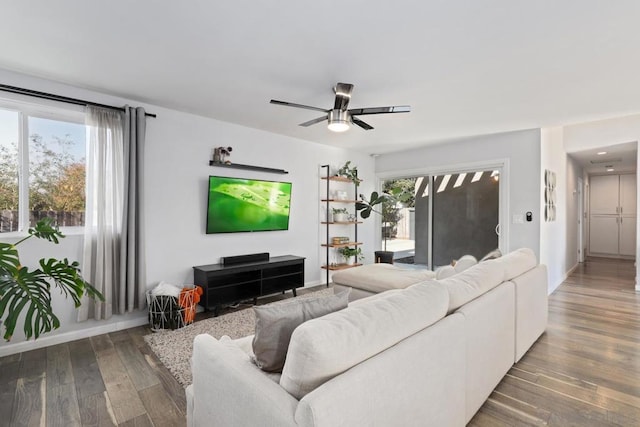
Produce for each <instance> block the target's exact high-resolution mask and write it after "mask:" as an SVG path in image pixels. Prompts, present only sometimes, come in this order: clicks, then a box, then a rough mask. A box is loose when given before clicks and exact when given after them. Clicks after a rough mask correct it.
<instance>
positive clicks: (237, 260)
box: [222, 252, 269, 266]
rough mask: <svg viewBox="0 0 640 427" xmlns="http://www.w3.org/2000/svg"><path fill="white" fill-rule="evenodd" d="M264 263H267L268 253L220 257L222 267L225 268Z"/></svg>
mask: <svg viewBox="0 0 640 427" xmlns="http://www.w3.org/2000/svg"><path fill="white" fill-rule="evenodd" d="M264 261H269V252H262V253H259V254H248V255H236V256H225V257H222V265H225V266H227V265H235V264H246V263H249V262H264Z"/></svg>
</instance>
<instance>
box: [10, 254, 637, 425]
mask: <svg viewBox="0 0 640 427" xmlns="http://www.w3.org/2000/svg"><path fill="white" fill-rule="evenodd" d="M634 277H635V268H634V266H633V262H630V261H618V260H609V259H589V260H588V261H587V262H586V263H584V264H582V265H581V266H580V267H579V268H578V269H577V270H576V271H575V272H574V273H573V274H572V275H571V276H570V277H569V279H567V280H566V281H565V282H564V283H563V284H562V285H561V286H560V287H559V288H558V289H557V290H556V291H555V292H554V293H553V294H552V295H551V296H550V298H549V325H548V327H547V332H545V334H544V335H543V336H542V337H541V338H540V339H539V340H538V342H537V343H536V344H534V346H533V347H532V348H531V349H530V350H529V352H528V353H527V354H526V355H525V356H524V357H523V358H522V360H521V361H520V362H519V363H518V364H517V365H515V366H514V367H513V368H512V369H511V370H510V371H509V373H508V374H507V376H506V377H505V378H504V379H503V381H502V382H501V383H500V384H499V385H498V387H497V388H496V390H495V391H494V392H493V394H492V395H491V396H490V398H489V399H488V400H487V402H486V403H485V404H484V406H483V407H482V408H481V409H480V411H479V412H478V413H477V414H476V416H475V417H474V418H473V419H472V420H471V423H470V424H469V425H472V426H529V425H536V426H538V425H551V426H608V425H619V426H640V294H639V293H636V292H635V291H634ZM276 298H279V297H276ZM264 302H266V301H264ZM147 333H149V331H148V329H147V328H146V327H138V328H133V329H129V330H126V331H120V332H115V333H110V334H105V335H100V336H96V337H93V338H90V339H83V340H79V341H74V342H70V343H66V344H60V345H56V346H52V347H48V348H46V349H39V350H34V351H30V352H26V353H21V354H16V355H12V356H7V357H3V358H0V425H2V426H4V425H11V426H14V425H15V426H23V425H25V426H27V425H29V426H31V425H42V426H45V425H46V426H65V427H66V426H79V425H83V426H112V425H119V426H184V425H185V410H186V402H185V397H184V390H183V389H182V387H181V386H180V385H179V384H178V383H177V382H176V381H175V379H174V378H173V377H172V376H171V374H170V373H169V372H168V371H167V370H166V368H164V366H162V364H161V363H160V361H159V360H158V359H157V357H156V356H155V355H154V354H153V353H152V352H151V351H150V350H149V347H148V346H147V345H146V343H145V342H144V340H143V339H142V337H143V335H145V334H147Z"/></svg>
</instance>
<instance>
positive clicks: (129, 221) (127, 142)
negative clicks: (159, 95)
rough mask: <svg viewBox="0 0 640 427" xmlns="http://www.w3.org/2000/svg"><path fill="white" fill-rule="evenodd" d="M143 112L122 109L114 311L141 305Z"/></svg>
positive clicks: (143, 265)
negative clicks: (117, 277)
mask: <svg viewBox="0 0 640 427" xmlns="http://www.w3.org/2000/svg"><path fill="white" fill-rule="evenodd" d="M145 131H146V118H145V111H144V108H142V107H137V108H133V107H129V106H126V107H125V112H124V200H123V202H124V204H123V215H122V233H121V240H120V289H119V291H118V312H119V313H120V314H124V313H125V312H129V311H132V310H133V309H135V308H144V306H145V303H146V301H145V290H146V283H147V279H146V259H145V246H144V242H145V233H144V203H143V202H144V192H143V191H144V168H143V166H144V142H145Z"/></svg>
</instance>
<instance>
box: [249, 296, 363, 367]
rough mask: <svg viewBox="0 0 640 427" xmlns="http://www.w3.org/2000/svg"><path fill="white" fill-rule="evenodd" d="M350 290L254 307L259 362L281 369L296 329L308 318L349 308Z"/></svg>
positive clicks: (255, 344) (254, 345) (259, 365)
mask: <svg viewBox="0 0 640 427" xmlns="http://www.w3.org/2000/svg"><path fill="white" fill-rule="evenodd" d="M350 291H351V289H347V290H344V291H342V292H339V293H337V294H335V295H329V296H326V297H315V298H314V297H310V298H300V299H297V298H296V299H293V300H291V301H287V302H286V303H283V304H274V305H266V306H256V307H253V311H254V312H255V315H256V334H255V335H254V337H253V353H254V355H255V363H256V365H258V367H260V369H262V370H263V371H268V372H281V371H282V367H283V366H284V360H285V358H286V356H287V349H288V348H289V341H291V334H293V330H294V329H295V328H297V327H298V326H299V325H301V324H302V323H304V322H306V321H307V320H310V319H313V318H316V317H320V316H324V315H325V314H329V313H333V312H334V311H338V310H342V309H343V308H346V307H347V305H348V304H349V292H350Z"/></svg>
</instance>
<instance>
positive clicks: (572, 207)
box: [540, 127, 582, 293]
mask: <svg viewBox="0 0 640 427" xmlns="http://www.w3.org/2000/svg"><path fill="white" fill-rule="evenodd" d="M540 164H541V166H540V168H541V171H540V172H541V175H540V182H541V183H543V182H544V172H545V170H547V169H548V170H550V171H552V172H554V173H555V174H556V183H557V184H556V220H555V221H550V222H546V221H545V220H544V218H542V219H541V223H540V262H541V263H543V264H546V265H547V269H548V279H549V284H548V286H549V293H551V292H553V291H554V290H555V289H556V288H557V287H558V286H559V285H560V284H561V283H562V282H563V281H564V280H565V279H566V277H567V275H568V274H569V272H570V271H571V270H572V269H573V268H575V267H576V265H577V264H578V242H577V240H578V220H577V218H578V191H577V190H578V189H577V178H578V176H580V174H581V173H582V171H581V169H580V168H579V167H578V166H577V165H576V164H575V162H574V161H573V159H571V158H570V157H568V156H567V153H566V152H565V150H564V144H563V129H562V128H561V127H555V128H547V129H542V131H541V144H540ZM540 204H541V206H543V207H544V204H545V200H544V190H543V191H541V195H540ZM542 214H543V215H544V211H543V212H542Z"/></svg>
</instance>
